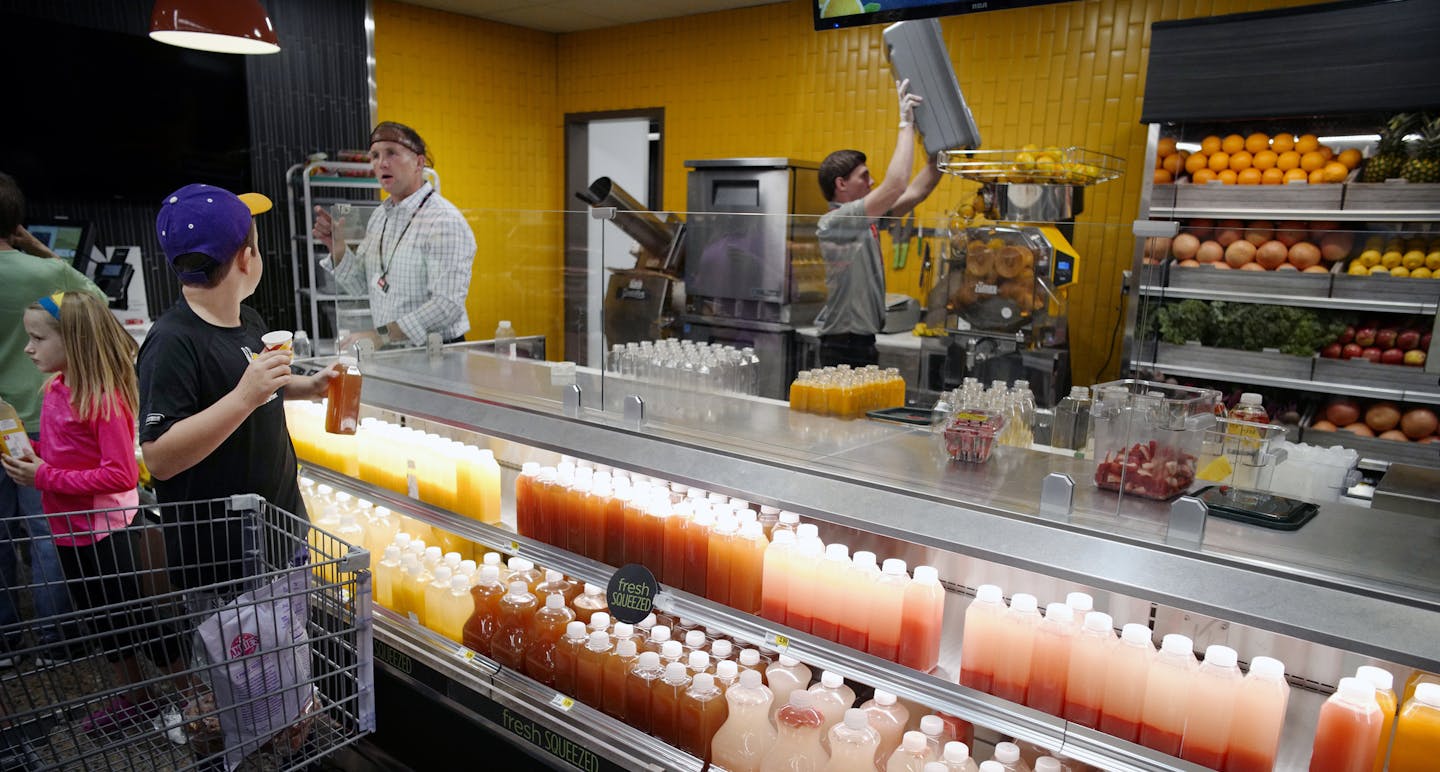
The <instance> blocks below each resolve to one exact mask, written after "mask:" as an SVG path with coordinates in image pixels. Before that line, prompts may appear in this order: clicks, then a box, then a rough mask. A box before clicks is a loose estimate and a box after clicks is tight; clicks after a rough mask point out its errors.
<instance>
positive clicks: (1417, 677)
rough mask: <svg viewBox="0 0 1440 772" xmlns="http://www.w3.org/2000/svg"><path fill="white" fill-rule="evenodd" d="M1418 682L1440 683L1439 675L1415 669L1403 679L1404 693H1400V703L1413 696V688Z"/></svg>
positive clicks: (1407, 700) (1417, 685)
mask: <svg viewBox="0 0 1440 772" xmlns="http://www.w3.org/2000/svg"><path fill="white" fill-rule="evenodd" d="M1420 684H1440V675H1435V674H1434V673H1426V672H1425V671H1423V670H1416V671H1415V672H1413V673H1411V674H1410V677H1409V678H1407V679H1405V694H1403V695H1401V698H1400V702H1401V704H1404V703H1407V702H1409V701H1410V699H1411V698H1413V697H1414V696H1415V689H1416V688H1417V687H1419V685H1420Z"/></svg>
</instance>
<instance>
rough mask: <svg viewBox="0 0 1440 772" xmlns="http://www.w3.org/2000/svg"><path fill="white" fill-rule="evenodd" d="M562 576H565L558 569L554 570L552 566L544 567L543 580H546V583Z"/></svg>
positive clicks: (558, 579) (560, 578)
mask: <svg viewBox="0 0 1440 772" xmlns="http://www.w3.org/2000/svg"><path fill="white" fill-rule="evenodd" d="M564 578H565V575H564V574H562V573H560V572H559V571H556V570H555V569H553V568H547V569H545V582H546V583H547V584H554V583H555V582H559V581H562V580H563V579H564Z"/></svg>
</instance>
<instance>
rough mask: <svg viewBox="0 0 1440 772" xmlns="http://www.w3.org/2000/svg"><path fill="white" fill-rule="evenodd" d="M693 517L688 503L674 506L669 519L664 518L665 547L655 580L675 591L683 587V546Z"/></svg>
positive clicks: (693, 511)
mask: <svg viewBox="0 0 1440 772" xmlns="http://www.w3.org/2000/svg"><path fill="white" fill-rule="evenodd" d="M694 516H695V507H694V506H693V505H691V504H690V503H689V502H683V501H682V502H681V503H679V504H676V505H674V509H673V510H672V511H671V513H670V517H667V518H665V547H664V550H663V555H662V557H661V562H660V572H659V574H657V575H656V577H655V578H656V579H658V580H659V581H660V583H661V584H666V585H669V586H671V587H675V588H677V589H679V588H684V586H685V544H686V538H687V533H688V531H689V530H690V519H691V518H693V517H694Z"/></svg>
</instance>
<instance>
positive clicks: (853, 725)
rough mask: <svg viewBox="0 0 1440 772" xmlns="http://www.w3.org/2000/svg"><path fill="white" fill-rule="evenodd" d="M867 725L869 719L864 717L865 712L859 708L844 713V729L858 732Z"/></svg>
mask: <svg viewBox="0 0 1440 772" xmlns="http://www.w3.org/2000/svg"><path fill="white" fill-rule="evenodd" d="M869 725H870V724H869V717H868V716H866V715H865V711H863V710H861V709H859V708H850V709H849V710H846V711H845V726H846V728H848V729H853V730H856V731H859V730H861V729H864V728H865V727H867V726H869Z"/></svg>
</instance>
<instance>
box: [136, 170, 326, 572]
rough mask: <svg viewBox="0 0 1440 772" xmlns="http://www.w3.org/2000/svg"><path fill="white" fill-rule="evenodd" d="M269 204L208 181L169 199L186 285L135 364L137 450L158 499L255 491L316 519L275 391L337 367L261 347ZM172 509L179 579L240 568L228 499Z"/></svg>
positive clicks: (308, 386)
mask: <svg viewBox="0 0 1440 772" xmlns="http://www.w3.org/2000/svg"><path fill="white" fill-rule="evenodd" d="M270 207H271V203H270V200H269V199H268V198H266V197H265V196H262V195H260V194H258V193H246V194H244V195H241V196H237V195H235V194H234V193H231V192H229V191H227V190H223V189H221V188H217V187H213V186H210V185H186V186H185V187H183V188H181V189H179V190H177V191H175V192H174V193H172V194H171V195H169V196H166V197H165V200H164V201H163V202H162V203H161V205H160V214H159V216H158V217H157V218H156V220H155V231H156V234H157V235H158V236H159V237H160V246H161V248H162V249H163V250H164V252H165V257H166V259H167V260H168V261H169V262H170V266H171V267H172V268H174V270H175V273H176V274H177V275H178V276H179V277H180V281H181V283H182V284H183V285H184V286H183V287H182V288H181V298H180V300H179V301H178V302H177V303H176V304H175V305H174V307H172V308H171V309H170V310H169V311H166V312H165V314H164V315H163V316H161V317H160V319H159V321H157V322H156V323H155V326H154V328H153V329H152V330H151V331H150V334H149V335H148V336H146V338H145V343H144V345H142V346H141V347H140V354H139V357H138V362H137V369H138V370H139V375H140V415H139V422H140V449H141V451H142V453H143V454H144V456H145V464H146V466H147V467H149V469H150V473H151V475H152V476H153V477H154V479H155V492H156V495H157V496H158V498H159V500H160V501H161V503H169V502H179V501H197V500H203V499H212V498H219V497H225V496H230V495H232V494H239V493H255V494H259V495H261V496H264V497H265V499H266V500H267V501H269V502H270V503H271V504H274V505H275V506H277V507H280V508H281V509H284V510H286V511H288V512H293V513H295V514H296V515H298V516H300V517H302V518H303V517H307V514H306V512H305V504H304V502H303V501H302V500H301V498H300V488H299V484H298V482H297V480H296V472H295V470H296V460H295V449H294V446H292V445H291V444H290V433H289V430H288V429H287V428H286V425H285V411H284V408H283V406H282V405H281V403H280V401H279V400H277V399H276V397H277V396H280V395H281V394H282V393H283V396H284V397H286V398H290V399H305V398H309V397H313V396H318V395H320V394H322V393H324V391H325V389H326V386H327V384H328V383H329V381H330V379H331V378H333V377H334V371H333V370H332V369H330V368H326V369H325V370H322V371H321V372H319V373H317V374H316V375H313V376H309V377H304V378H302V377H299V376H295V375H292V374H291V372H290V352H288V351H269V352H266V351H264V349H265V346H264V345H263V344H262V343H261V342H260V336H262V335H264V334H265V333H266V332H268V331H269V328H268V327H267V326H266V324H265V322H264V321H263V320H262V319H261V318H260V314H259V313H257V312H256V311H255V310H254V309H253V308H250V307H249V306H245V305H242V304H241V302H242V301H244V300H245V299H246V298H248V297H250V295H251V294H253V293H254V292H255V288H256V287H257V286H258V285H259V284H260V277H261V275H262V274H263V271H264V263H263V259H262V257H261V255H260V248H259V243H258V240H257V236H256V229H255V222H254V216H255V215H258V214H261V213H263V212H266V211H269V209H270ZM255 352H263V353H260V354H259V356H252V355H253V354H254V353H255ZM212 509H213V511H211V510H212ZM172 511H174V512H175V513H176V514H177V517H179V519H180V520H181V521H182V525H181V526H180V527H170V528H166V550H167V552H168V553H169V555H170V565H171V570H172V574H173V578H174V579H175V581H177V582H178V583H180V584H181V585H182V586H186V587H194V586H197V585H200V584H211V583H215V582H223V581H227V580H229V579H232V578H239V577H241V576H242V566H241V565H240V563H239V560H240V544H241V542H240V523H239V522H238V521H236V520H234V519H233V517H230V516H228V515H227V513H226V512H225V511H224V509H223V507H214V508H204V507H200V508H179V509H176V510H172ZM300 536H301V538H303V534H301V535H300ZM269 546H271V547H274V546H276V545H269ZM267 552H268V553H269V554H270V555H271V558H272V560H279V561H280V562H281V564H284V563H288V561H289V558H290V556H289V555H277V554H275V552H274V551H273V550H267Z"/></svg>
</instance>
